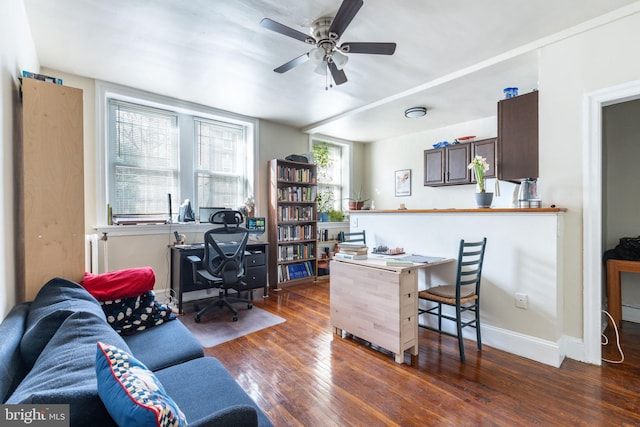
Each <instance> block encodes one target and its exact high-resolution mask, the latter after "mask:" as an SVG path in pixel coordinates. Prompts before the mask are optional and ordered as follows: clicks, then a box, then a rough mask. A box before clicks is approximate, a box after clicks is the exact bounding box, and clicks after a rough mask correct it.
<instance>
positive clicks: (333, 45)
mask: <svg viewBox="0 0 640 427" xmlns="http://www.w3.org/2000/svg"><path fill="white" fill-rule="evenodd" d="M363 4H364V2H363V0H343V2H342V4H341V5H340V9H338V12H337V13H336V16H335V17H333V16H324V17H322V18H319V19H316V20H315V21H314V22H313V23H312V24H311V35H307V34H305V33H303V32H301V31H298V30H294V29H293V28H290V27H287V26H286V25H283V24H280V23H279V22H276V21H274V20H272V19H269V18H264V19H263V20H262V21H260V25H261V26H263V27H264V28H266V29H268V30H271V31H275V32H276V33H280V34H283V35H285V36H289V37H293V38H294V39H297V40H300V41H302V42H305V43H308V44H310V45H315V46H316V47H314V48H313V49H311V50H310V51H309V52H306V53H303V54H302V55H300V56H298V57H297V58H294V59H292V60H291V61H289V62H287V63H285V64H282V65H281V66H279V67H278V68H276V69H274V70H273V71H275V72H276V73H285V72H287V71H289V70H291V69H292V68H294V67H296V66H298V65H300V64H303V63H305V62H307V61H311V62H312V63H314V64H315V65H316V69H315V70H316V72H317V73H319V74H326V71H327V68H328V69H329V71H330V72H331V76H332V77H333V81H334V82H335V83H336V85H341V84H343V83H346V81H347V76H346V74H345V73H344V71H343V67H344V66H345V64H346V63H347V60H348V56H347V55H345V53H368V54H375V55H393V53H394V52H395V50H396V44H395V43H371V42H345V43H340V37H341V36H342V34H343V33H344V31H345V30H346V28H347V26H348V25H349V24H350V23H351V21H352V20H353V18H354V17H355V16H356V14H357V13H358V11H359V10H360V8H361V7H362V5H363Z"/></svg>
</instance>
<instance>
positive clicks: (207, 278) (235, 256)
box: [188, 210, 253, 323]
mask: <svg viewBox="0 0 640 427" xmlns="http://www.w3.org/2000/svg"><path fill="white" fill-rule="evenodd" d="M209 222H211V223H213V224H224V227H218V228H213V229H211V230H209V231H207V232H205V233H204V260H202V262H201V260H200V258H199V257H197V256H190V257H188V259H189V261H191V266H192V272H193V281H194V282H195V283H205V284H206V285H207V286H210V287H217V288H218V289H219V294H218V297H217V298H216V299H214V300H213V301H211V302H210V303H209V304H207V305H206V306H205V307H204V308H202V309H200V310H198V308H196V310H198V312H197V313H196V317H195V321H196V322H197V323H199V322H200V319H201V318H202V315H203V314H205V313H206V312H207V311H209V310H211V309H212V308H215V307H221V308H222V307H227V308H228V309H229V310H231V312H232V313H233V321H234V322H235V321H237V320H238V310H237V309H236V308H235V307H234V306H233V305H232V304H231V303H233V302H244V303H246V304H247V308H252V307H253V305H252V304H251V299H250V298H240V297H239V295H240V293H241V292H243V288H244V287H246V286H247V284H246V283H245V282H244V281H243V279H244V277H245V264H244V256H245V249H246V246H247V240H248V239H249V230H247V229H246V228H243V227H240V224H242V222H243V216H242V213H240V212H238V211H232V210H226V211H219V212H216V213H214V214H212V215H211V218H210V221H209ZM199 266H200V267H204V268H198V267H199ZM229 289H233V290H235V291H236V292H237V296H229V295H228V291H229Z"/></svg>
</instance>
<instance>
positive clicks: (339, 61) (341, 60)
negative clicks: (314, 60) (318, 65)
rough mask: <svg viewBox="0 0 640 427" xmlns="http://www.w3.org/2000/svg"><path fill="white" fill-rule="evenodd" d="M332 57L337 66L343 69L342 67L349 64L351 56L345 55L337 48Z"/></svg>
mask: <svg viewBox="0 0 640 427" xmlns="http://www.w3.org/2000/svg"><path fill="white" fill-rule="evenodd" d="M331 59H332V60H333V63H334V64H336V68H337V69H338V70H342V68H344V66H345V65H346V64H347V61H349V57H348V56H347V55H344V54H343V53H341V52H340V51H337V50H335V51H333V53H332V54H331Z"/></svg>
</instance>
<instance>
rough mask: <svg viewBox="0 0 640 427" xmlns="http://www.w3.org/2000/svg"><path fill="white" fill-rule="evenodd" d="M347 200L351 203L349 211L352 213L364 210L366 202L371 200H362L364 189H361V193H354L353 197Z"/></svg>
mask: <svg viewBox="0 0 640 427" xmlns="http://www.w3.org/2000/svg"><path fill="white" fill-rule="evenodd" d="M346 200H348V201H349V210H350V211H359V210H361V209H362V206H363V205H364V202H366V201H368V200H369V199H363V198H362V187H360V191H358V193H353V197H347V198H346Z"/></svg>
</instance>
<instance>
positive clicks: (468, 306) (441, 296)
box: [418, 237, 487, 362]
mask: <svg viewBox="0 0 640 427" xmlns="http://www.w3.org/2000/svg"><path fill="white" fill-rule="evenodd" d="M486 246H487V238H486V237H485V238H484V239H483V240H482V241H481V242H465V241H464V240H460V250H459V252H458V269H457V274H456V284H455V285H441V286H435V287H433V288H429V289H426V290H424V291H420V292H418V298H419V299H422V300H426V301H431V302H435V303H436V305H434V306H433V307H431V308H425V309H423V308H418V316H419V315H421V314H432V315H434V316H438V328H437V329H436V328H433V327H431V326H428V325H420V326H421V327H423V328H426V329H431V330H434V331H438V332H440V333H441V334H445V335H451V336H454V337H457V338H458V348H459V349H460V361H461V362H464V361H465V357H464V340H463V339H462V328H465V327H467V326H471V327H472V328H476V336H477V344H478V350H481V349H482V341H481V339H480V279H481V276H482V263H483V261H484V250H485V247H486ZM442 304H446V305H450V306H453V307H455V311H456V313H455V316H451V315H448V314H443V313H442ZM465 311H471V312H473V318H472V319H471V320H463V319H462V313H464V312H465ZM443 318H444V319H447V320H452V321H454V322H456V332H457V333H456V334H452V333H450V332H446V331H443V330H442V319H443Z"/></svg>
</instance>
